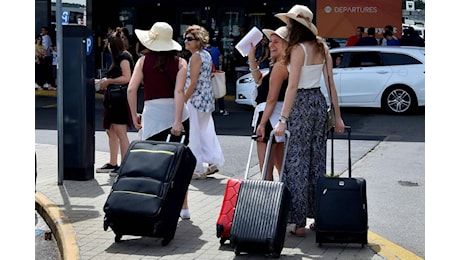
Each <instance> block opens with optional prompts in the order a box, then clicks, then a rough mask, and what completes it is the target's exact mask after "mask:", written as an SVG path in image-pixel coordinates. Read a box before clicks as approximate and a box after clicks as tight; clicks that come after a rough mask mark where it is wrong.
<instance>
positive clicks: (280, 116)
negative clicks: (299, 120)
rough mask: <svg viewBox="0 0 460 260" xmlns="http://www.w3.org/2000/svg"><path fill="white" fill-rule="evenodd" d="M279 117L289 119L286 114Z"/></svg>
mask: <svg viewBox="0 0 460 260" xmlns="http://www.w3.org/2000/svg"><path fill="white" fill-rule="evenodd" d="M280 118H282V119H284V120H286V121H288V120H289V117H287V116H283V115H282V116H280Z"/></svg>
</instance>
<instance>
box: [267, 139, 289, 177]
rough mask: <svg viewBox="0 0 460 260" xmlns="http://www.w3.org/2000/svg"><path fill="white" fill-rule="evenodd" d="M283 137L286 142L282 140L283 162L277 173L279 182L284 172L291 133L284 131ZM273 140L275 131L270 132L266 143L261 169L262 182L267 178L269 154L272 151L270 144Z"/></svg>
mask: <svg viewBox="0 0 460 260" xmlns="http://www.w3.org/2000/svg"><path fill="white" fill-rule="evenodd" d="M284 135H285V137H286V140H284V152H283V162H282V163H281V171H280V173H279V175H280V178H279V179H280V180H281V177H282V176H283V172H284V163H285V162H286V155H287V148H288V144H289V139H290V138H291V132H289V130H284ZM274 138H275V130H272V131H271V132H270V137H269V139H268V143H267V149H266V151H265V159H264V166H263V167H262V180H265V178H266V177H267V170H268V160H269V159H270V152H271V150H272V143H273V139H274Z"/></svg>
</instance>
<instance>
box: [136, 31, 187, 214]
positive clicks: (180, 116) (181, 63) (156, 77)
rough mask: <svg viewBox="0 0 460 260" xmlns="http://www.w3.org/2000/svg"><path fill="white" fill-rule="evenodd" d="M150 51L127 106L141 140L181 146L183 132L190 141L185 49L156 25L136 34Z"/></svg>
mask: <svg viewBox="0 0 460 260" xmlns="http://www.w3.org/2000/svg"><path fill="white" fill-rule="evenodd" d="M134 32H135V33H136V36H137V38H138V39H139V41H140V42H141V43H142V45H144V46H145V47H146V48H147V49H148V50H146V51H145V52H144V55H143V56H142V57H140V58H139V59H138V60H137V62H136V66H135V67H134V73H133V76H132V78H131V81H130V82H129V86H128V102H129V107H130V110H131V116H132V119H133V124H134V126H135V127H136V128H137V129H138V130H140V129H142V136H141V139H142V140H155V141H165V140H166V138H167V136H168V134H169V133H171V134H172V138H171V141H173V142H179V141H180V138H179V136H180V135H181V132H182V131H186V133H187V135H186V138H185V141H184V143H185V144H186V145H187V144H188V140H189V137H188V136H189V119H188V118H189V114H188V111H187V108H186V107H185V105H184V100H185V99H184V85H185V77H186V74H187V62H186V61H185V60H184V59H182V58H180V57H179V56H178V52H179V51H181V50H182V46H181V45H180V44H179V43H177V42H176V41H174V40H173V39H172V36H173V29H172V27H171V26H170V25H169V24H167V23H165V22H156V23H155V24H154V25H153V26H152V28H151V29H150V30H139V29H136V30H135V31H134ZM141 83H143V84H144V110H143V111H142V119H141V117H140V115H138V114H137V90H138V88H139V86H140V84H141ZM180 216H181V218H182V219H189V218H190V212H189V209H188V205H187V195H186V196H185V199H184V202H183V205H182V210H181V213H180Z"/></svg>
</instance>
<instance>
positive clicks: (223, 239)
mask: <svg viewBox="0 0 460 260" xmlns="http://www.w3.org/2000/svg"><path fill="white" fill-rule="evenodd" d="M225 241H227V239H226V238H223V237H221V238H220V244H221V245H224V244H225Z"/></svg>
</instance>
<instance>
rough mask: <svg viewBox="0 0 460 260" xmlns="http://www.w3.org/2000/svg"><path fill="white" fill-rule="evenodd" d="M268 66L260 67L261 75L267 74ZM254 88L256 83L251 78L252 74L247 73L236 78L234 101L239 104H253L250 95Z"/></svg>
mask: <svg viewBox="0 0 460 260" xmlns="http://www.w3.org/2000/svg"><path fill="white" fill-rule="evenodd" d="M268 71H269V68H265V69H261V70H260V72H262V75H264V74H267V73H268ZM254 88H256V83H255V82H254V79H253V78H252V74H251V73H248V74H245V75H243V76H241V77H240V78H238V79H237V80H236V95H235V102H236V103H238V104H241V105H248V106H252V105H253V99H254V98H255V97H252V95H253V91H254Z"/></svg>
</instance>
